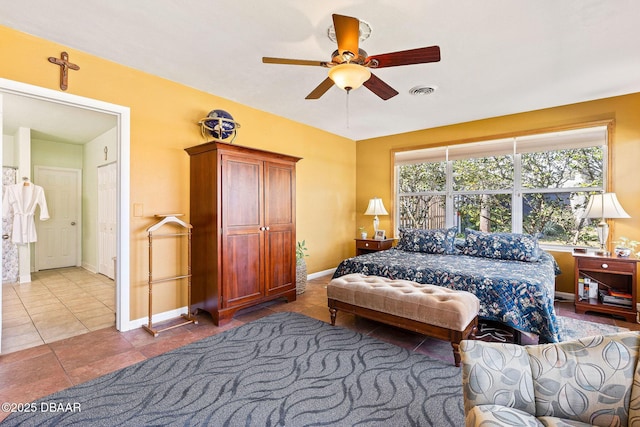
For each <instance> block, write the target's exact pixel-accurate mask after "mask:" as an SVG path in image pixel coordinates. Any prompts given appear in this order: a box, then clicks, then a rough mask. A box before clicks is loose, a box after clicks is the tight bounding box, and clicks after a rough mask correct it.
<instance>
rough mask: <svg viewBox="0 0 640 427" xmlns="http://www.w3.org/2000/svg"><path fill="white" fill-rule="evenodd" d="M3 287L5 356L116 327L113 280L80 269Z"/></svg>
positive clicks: (46, 273) (37, 275) (43, 274)
mask: <svg viewBox="0 0 640 427" xmlns="http://www.w3.org/2000/svg"><path fill="white" fill-rule="evenodd" d="M31 280H32V281H31V282H30V283H13V284H3V285H2V292H3V294H2V354H7V353H11V352H14V351H18V350H23V349H26V348H31V347H34V346H38V345H42V344H46V343H53V342H55V341H59V340H62V339H65V338H69V337H73V336H76V335H80V334H85V333H87V332H90V331H96V330H99V329H104V328H107V327H109V326H112V325H114V324H115V285H114V281H113V280H111V279H109V278H107V277H105V276H103V275H101V274H94V273H90V272H88V271H87V270H85V269H83V268H79V267H70V268H62V269H56V270H44V271H39V272H36V273H33V274H32V275H31Z"/></svg>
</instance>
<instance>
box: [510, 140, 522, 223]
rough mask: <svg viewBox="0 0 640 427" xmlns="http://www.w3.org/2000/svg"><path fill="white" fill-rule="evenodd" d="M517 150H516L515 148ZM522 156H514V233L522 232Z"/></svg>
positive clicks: (512, 220) (512, 206)
mask: <svg viewBox="0 0 640 427" xmlns="http://www.w3.org/2000/svg"><path fill="white" fill-rule="evenodd" d="M514 151H515V150H514ZM522 205H523V203H522V156H521V155H520V154H519V153H515V154H514V156H513V193H512V195H511V212H512V215H513V216H512V217H511V229H512V230H513V232H514V233H522V217H523V214H522Z"/></svg>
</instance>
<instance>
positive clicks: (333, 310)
mask: <svg viewBox="0 0 640 427" xmlns="http://www.w3.org/2000/svg"><path fill="white" fill-rule="evenodd" d="M329 313H330V314H331V325H332V326H336V315H337V314H338V309H337V308H333V307H329Z"/></svg>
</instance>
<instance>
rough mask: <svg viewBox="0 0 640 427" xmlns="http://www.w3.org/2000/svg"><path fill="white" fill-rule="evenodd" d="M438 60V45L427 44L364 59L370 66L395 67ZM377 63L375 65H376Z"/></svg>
mask: <svg viewBox="0 0 640 427" xmlns="http://www.w3.org/2000/svg"><path fill="white" fill-rule="evenodd" d="M438 61H440V47H438V46H429V47H420V48H418V49H409V50H403V51H400V52H391V53H383V54H381V55H373V56H370V57H368V58H367V59H366V61H365V63H369V62H370V63H371V64H370V65H369V66H370V67H371V68H383V67H397V66H398V65H411V64H424V63H427V62H438ZM376 63H377V65H376Z"/></svg>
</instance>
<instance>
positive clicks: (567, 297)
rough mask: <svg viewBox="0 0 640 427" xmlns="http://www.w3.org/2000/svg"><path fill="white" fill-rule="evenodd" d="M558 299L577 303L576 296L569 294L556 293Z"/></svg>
mask: <svg viewBox="0 0 640 427" xmlns="http://www.w3.org/2000/svg"><path fill="white" fill-rule="evenodd" d="M555 295H556V299H557V300H560V301H575V299H576V298H575V297H576V296H575V295H574V294H571V293H569V292H556V293H555Z"/></svg>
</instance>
